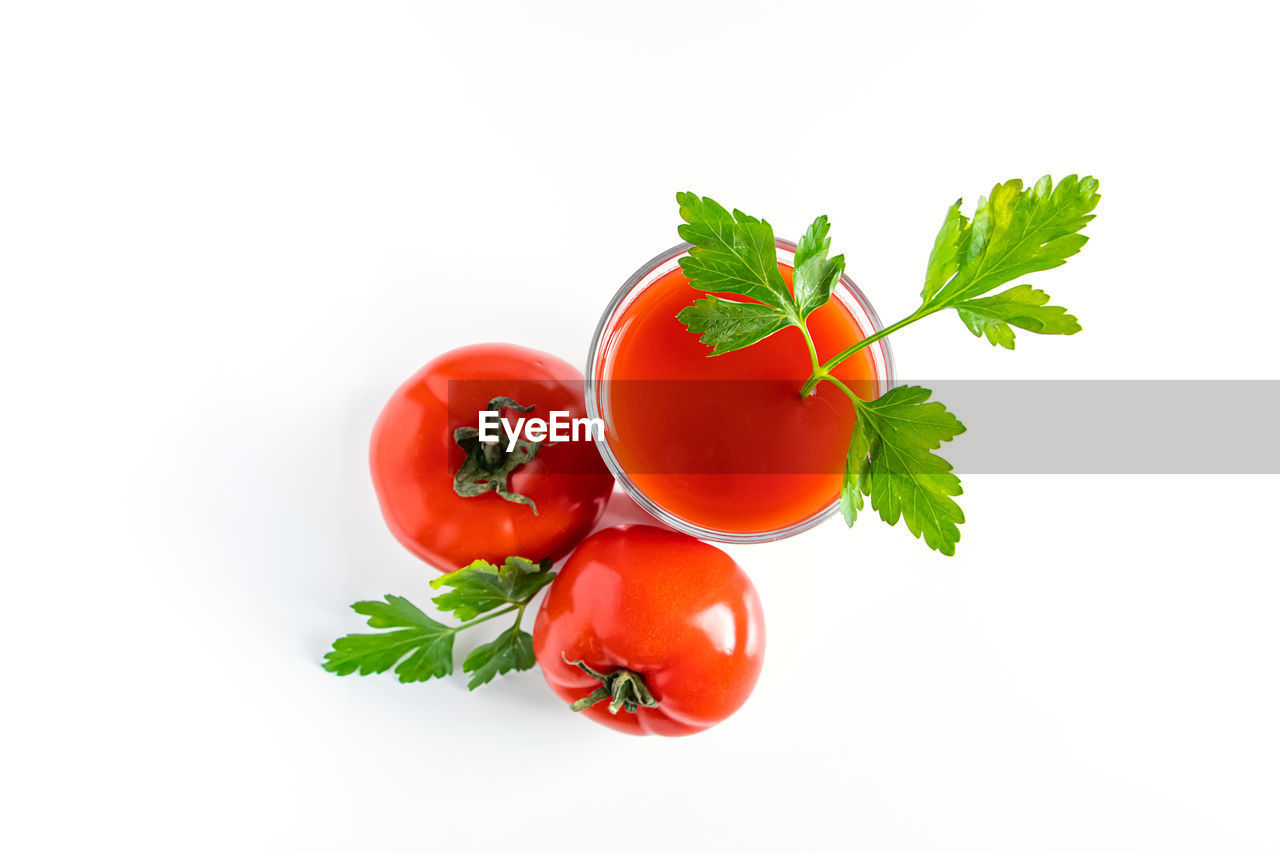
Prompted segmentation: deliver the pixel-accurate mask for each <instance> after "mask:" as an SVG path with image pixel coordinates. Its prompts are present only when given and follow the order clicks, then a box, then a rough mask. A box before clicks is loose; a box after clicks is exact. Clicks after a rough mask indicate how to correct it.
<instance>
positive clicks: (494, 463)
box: [453, 397, 542, 515]
mask: <svg viewBox="0 0 1280 853" xmlns="http://www.w3.org/2000/svg"><path fill="white" fill-rule="evenodd" d="M535 408H537V407H536V406H522V405H520V404H519V403H517V402H516V401H515V400H513V399H511V398H510V397H494V398H493V399H492V400H490V401H489V405H488V406H487V407H486V409H487V410H488V411H490V412H498V413H501V412H502V410H503V409H515V410H516V411H517V412H520V413H521V414H528V413H529V412H532V411H533V410H534V409H535ZM517 426H518V425H517ZM498 434H499V438H498V440H497V441H481V440H480V430H479V429H478V428H477V427H473V426H464V427H458V428H457V429H455V430H454V431H453V440H454V441H455V442H457V443H458V446H459V447H461V448H462V449H463V450H465V451H466V453H467V458H466V459H465V460H463V462H462V465H461V467H459V468H458V470H457V471H456V472H455V473H454V475H453V490H454V492H456V493H457V494H458V496H459V497H464V498H474V497H478V496H480V495H483V494H484V493H485V492H489V491H494V492H497V493H498V497H500V498H502V499H503V500H508V501H511V502H512V503H518V504H524V505H525V506H527V507H529V509H531V510H533V514H534V515H537V514H538V505H537V504H535V503H534V502H533V500H532V499H531V498H528V497H525V496H524V495H522V494H520V493H519V492H513V491H511V490H510V489H509V488H508V487H507V478H508V477H510V476H511V472H513V471H515V469H516V468H518V467H520V466H521V465H523V464H524V463H526V462H531V461H532V460H533V457H534V456H537V455H538V448H539V447H541V446H542V442H540V441H528V440H527V439H523V438H516V439H515V440H514V441H512V440H511V436H510V434H509V433H508V432H507V428H506V426H505V425H504V424H503V423H502V421H501V420H499V422H498Z"/></svg>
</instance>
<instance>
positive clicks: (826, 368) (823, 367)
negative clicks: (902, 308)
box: [800, 308, 940, 397]
mask: <svg viewBox="0 0 1280 853" xmlns="http://www.w3.org/2000/svg"><path fill="white" fill-rule="evenodd" d="M938 310H940V309H937V308H932V309H924V308H921V309H920V310H919V311H917V312H916V313H914V314H912V315H911V316H910V317H904V318H903V319H901V320H899V321H898V322H896V323H894V324H893V325H892V326H886V327H885V328H883V329H881V330H880V331H878V332H876V333H875V334H871V335H868V336H867V337H865V338H863V339H862V340H860V341H858V342H857V343H856V344H854V345H853V346H851V347H849V348H848V349H845V350H843V351H841V352H839V353H836V354H835V355H833V356H832V357H831V358H829V359H827V360H826V361H824V362H823V363H822V364H820V365H818V366H817V367H815V368H814V370H813V374H812V375H811V376H810V377H809V378H808V380H806V381H805V383H804V385H803V386H802V387H801V388H800V396H801V397H808V396H809V395H810V394H812V393H813V389H814V388H816V387H817V386H818V383H819V382H821V381H822V380H823V379H826V378H828V376H829V374H830V373H831V371H832V370H833V369H835V367H836V365H838V364H839V363H840V362H842V361H844V360H845V359H846V358H848V357H849V356H851V355H853V354H854V353H855V352H858V351H859V350H861V349H865V348H866V347H869V346H871V345H872V344H874V343H875V342H876V341H878V340H880V339H881V338H884V337H888V336H889V335H891V334H893V333H894V332H896V331H898V330H899V329H901V328H903V327H905V326H910V325H911V324H912V323H914V322H915V321H916V320H919V319H922V318H924V317H928V316H929V315H930V314H932V313H934V312H935V311H938ZM806 334H807V333H806ZM850 393H852V392H850Z"/></svg>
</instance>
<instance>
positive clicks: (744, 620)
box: [533, 525, 764, 735]
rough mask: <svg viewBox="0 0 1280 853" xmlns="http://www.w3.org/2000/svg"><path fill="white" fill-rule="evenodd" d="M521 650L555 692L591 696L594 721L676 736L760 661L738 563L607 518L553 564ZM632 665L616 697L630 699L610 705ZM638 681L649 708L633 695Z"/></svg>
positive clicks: (726, 700) (754, 613) (715, 710)
mask: <svg viewBox="0 0 1280 853" xmlns="http://www.w3.org/2000/svg"><path fill="white" fill-rule="evenodd" d="M533 650H534V653H535V654H536V655H537V657H538V664H539V665H540V666H541V668H542V673H543V675H544V676H545V677H546V679H547V683H548V684H550V685H551V689H552V690H554V691H555V692H556V694H557V695H558V696H560V698H562V699H564V700H565V701H566V702H570V703H577V702H579V700H584V701H582V703H581V704H586V701H585V697H592V698H596V697H599V698H602V699H603V701H600V702H599V703H598V704H591V705H590V706H589V707H586V708H585V710H582V713H583V714H585V715H586V716H588V717H590V718H591V719H593V720H595V721H596V722H598V723H602V724H604V725H606V726H609V727H610V728H614V729H618V730H619V731H623V732H627V733H629V734H656V735H687V734H693V733H694V732H700V731H702V730H703V729H707V728H710V727H711V726H714V725H715V724H716V723H718V722H720V721H721V720H723V719H725V718H726V717H728V716H729V715H730V714H732V713H733V712H734V711H736V710H738V708H740V707H742V703H744V702H746V701H747V697H748V696H750V695H751V690H752V688H753V687H755V684H756V679H757V678H759V677H760V666H761V665H762V664H763V663H764V614H763V612H762V611H761V609H760V599H759V597H758V596H757V595H756V590H755V587H754V586H752V585H751V581H750V580H749V579H748V578H747V575H746V573H745V572H743V571H742V569H741V568H739V567H738V564H737V563H735V562H734V561H733V560H732V559H731V558H730V557H729V555H728V554H726V553H724V552H723V551H721V550H720V549H719V548H716V547H713V546H711V545H708V544H707V543H705V542H701V541H699V540H697V539H694V538H693V537H691V536H686V535H685V534H683V533H677V532H675V531H673V530H661V529H659V528H656V527H649V526H646V525H634V526H626V527H613V528H610V529H608V530H602V531H600V532H598V533H596V534H595V535H593V536H591V537H590V538H589V539H587V540H586V541H585V542H583V543H582V544H581V545H579V546H578V549H577V550H576V551H574V552H573V556H571V557H570V558H569V560H568V561H567V562H566V563H565V565H564V568H562V569H561V570H560V573H559V576H558V577H557V578H556V579H555V581H554V582H553V583H552V584H551V589H550V591H548V593H547V597H546V599H545V600H544V601H543V602H542V609H541V610H539V611H538V618H537V621H536V622H535V623H534V627H533ZM577 661H581V662H582V667H580V666H578V665H575V663H576V662H577ZM583 667H585V668H586V669H589V670H591V671H594V672H595V675H592V674H590V673H589V672H588V671H586V669H584V668H583ZM602 676H603V678H604V679H605V681H607V682H608V683H607V684H602V681H601V677H602ZM635 676H638V677H639V678H638V681H639V682H641V683H640V684H639V685H636V684H634V683H632V684H626V683H624V684H623V685H622V687H621V690H622V691H623V696H622V697H620V699H630V700H633V701H632V702H630V703H623V702H621V701H620V702H618V703H615V705H622V707H620V708H618V709H617V711H616V713H611V712H610V702H609V701H608V699H607V698H605V697H606V696H607V695H608V694H609V693H610V688H611V687H612V688H614V689H617V682H618V681H619V680H621V681H624V682H626V681H632V682H634V681H636V680H637V679H635ZM646 689H647V692H648V693H649V694H651V696H652V702H653V706H652V707H647V706H646V704H645V703H644V702H643V701H641V700H643V699H645V698H647V697H644V695H643V694H644V692H645V690H646ZM593 694H594V696H593ZM612 695H614V696H617V695H618V694H617V693H613V694H612ZM632 709H634V710H632Z"/></svg>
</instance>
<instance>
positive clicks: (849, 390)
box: [822, 375, 863, 409]
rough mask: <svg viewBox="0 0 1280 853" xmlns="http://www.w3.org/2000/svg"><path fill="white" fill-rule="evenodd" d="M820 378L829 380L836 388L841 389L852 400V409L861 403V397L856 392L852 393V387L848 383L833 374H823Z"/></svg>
mask: <svg viewBox="0 0 1280 853" xmlns="http://www.w3.org/2000/svg"><path fill="white" fill-rule="evenodd" d="M822 378H823V379H825V380H826V381H828V382H830V383H831V384H832V385H834V386H836V387H837V388H839V389H840V390H841V391H843V392H844V395H845V396H846V397H848V398H849V399H850V400H852V401H853V407H854V409H857V408H858V407H859V406H861V405H862V404H863V399H862V398H861V397H859V396H858V395H857V394H855V393H853V389H852V388H850V387H849V386H848V385H845V384H844V383H843V382H841V381H840V380H839V379H836V378H835V377H834V376H830V375H827V376H823V377H822Z"/></svg>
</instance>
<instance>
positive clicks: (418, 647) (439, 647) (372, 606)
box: [324, 557, 555, 690]
mask: <svg viewBox="0 0 1280 853" xmlns="http://www.w3.org/2000/svg"><path fill="white" fill-rule="evenodd" d="M550 569H551V561H550V560H544V561H543V562H541V563H534V562H532V561H531V560H526V559H524V558H523V557H508V558H507V560H506V561H505V562H504V563H503V564H502V565H501V566H495V565H493V564H492V563H488V562H485V561H484V560H476V561H475V562H474V563H471V564H470V565H469V566H465V567H464V568H461V569H459V570H458V571H456V572H450V573H449V574H446V575H441V576H440V577H438V578H436V579H435V580H433V581H431V586H432V587H433V588H434V589H440V588H441V587H449V589H448V590H447V591H446V592H442V593H441V594H439V595H437V596H435V597H434V598H433V599H432V601H433V602H434V603H435V605H436V608H437V609H438V610H441V611H444V612H452V613H453V615H454V616H455V617H457V619H459V620H460V621H461V622H462V624H461V625H445V624H443V623H441V622H437V621H436V620H434V619H432V618H431V617H430V616H428V615H427V614H425V613H423V612H422V611H421V610H420V609H418V608H417V607H416V606H415V605H413V604H412V603H411V602H410V601H409V600H408V599H406V598H403V597H401V596H398V595H387V596H385V597H384V598H385V600H384V601H357V602H356V603H355V604H353V605H351V609H352V610H354V611H355V612H357V613H359V614H361V615H362V616H368V617H369V627H371V628H394V629H396V630H392V631H385V632H382V633H376V634H348V635H347V636H345V637H340V638H338V639H337V640H335V641H334V643H333V649H332V650H331V651H329V652H328V653H327V654H326V655H325V656H324V657H325V662H324V668H325V669H327V670H328V671H329V672H332V673H336V674H337V675H350V674H351V673H353V672H359V673H360V674H361V675H370V674H372V673H376V672H386V671H387V670H389V669H391V668H392V667H395V673H396V675H398V676H399V677H400V681H401V682H411V681H427V680H429V679H432V678H443V677H445V676H446V675H451V674H452V673H453V638H454V637H455V636H456V635H457V634H458V632H459V631H463V630H465V629H467V628H471V627H473V626H475V625H479V624H481V623H482V622H487V621H489V620H490V619H496V618H498V617H499V616H505V615H506V614H508V613H515V614H516V618H515V624H513V625H512V626H511V627H510V628H508V629H507V630H505V631H503V632H502V633H501V634H499V635H498V637H497V638H496V639H495V640H493V641H492V642H488V643H485V644H483V645H480V646H477V647H476V648H474V649H472V651H471V653H470V654H468V655H467V657H466V660H464V661H463V662H462V671H463V672H466V673H470V674H471V679H470V680H469V681H468V682H467V689H469V690H475V689H476V688H477V687H479V686H480V685H482V684H487V683H488V682H490V681H492V680H493V679H494V677H495V676H498V675H502V674H503V673H506V672H510V671H511V670H523V669H531V668H532V667H533V665H534V664H535V663H536V660H535V658H534V655H533V637H532V636H531V635H530V634H529V632H527V631H523V630H521V628H520V623H521V620H522V619H523V618H524V611H525V608H526V607H528V606H529V602H530V601H532V600H533V597H534V596H535V595H537V593H538V591H539V590H540V589H542V588H543V587H544V586H546V585H547V584H549V583H551V580H552V578H554V577H555V573H554V572H552V571H550ZM503 605H506V606H505V607H504V606H503ZM498 608H501V609H498ZM481 614H487V615H481Z"/></svg>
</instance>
